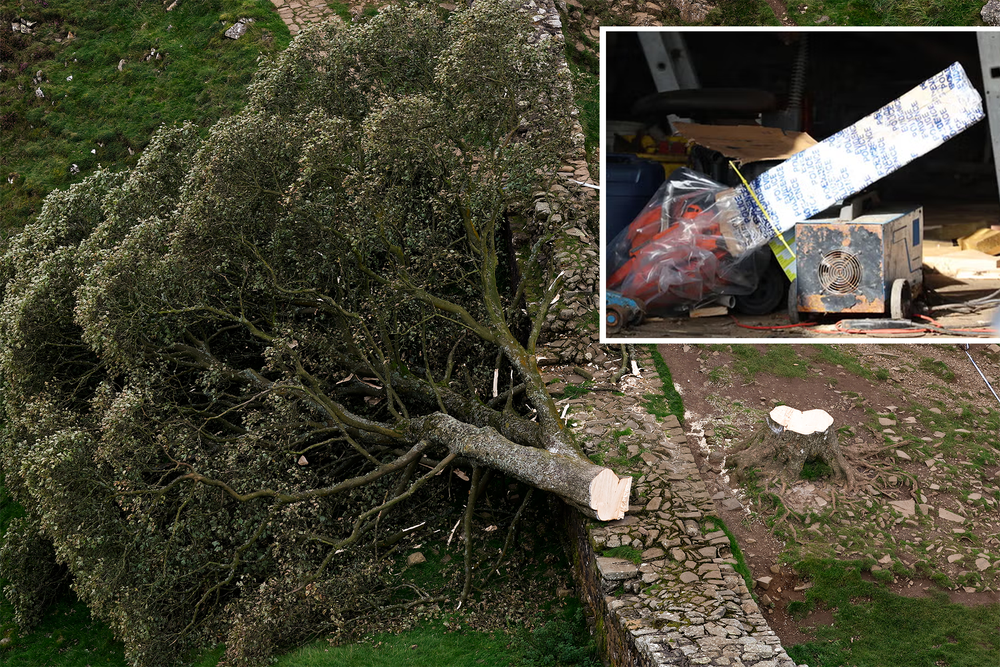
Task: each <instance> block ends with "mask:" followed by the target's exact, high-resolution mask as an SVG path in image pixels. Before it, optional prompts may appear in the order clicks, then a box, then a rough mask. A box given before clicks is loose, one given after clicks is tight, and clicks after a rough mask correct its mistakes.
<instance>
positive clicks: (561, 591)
mask: <svg viewBox="0 0 1000 667" xmlns="http://www.w3.org/2000/svg"><path fill="white" fill-rule="evenodd" d="M571 595H573V589H572V588H557V589H556V597H557V598H568V597H570V596H571Z"/></svg>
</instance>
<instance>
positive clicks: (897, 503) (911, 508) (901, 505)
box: [889, 498, 916, 516]
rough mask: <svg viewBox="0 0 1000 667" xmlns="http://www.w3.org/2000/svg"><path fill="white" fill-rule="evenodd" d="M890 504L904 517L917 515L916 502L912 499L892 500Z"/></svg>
mask: <svg viewBox="0 0 1000 667" xmlns="http://www.w3.org/2000/svg"><path fill="white" fill-rule="evenodd" d="M889 504H890V505H892V506H893V507H895V508H896V509H897V510H899V513H900V514H902V515H903V516H913V515H914V513H915V509H916V508H915V505H916V502H915V501H914V500H913V499H912V498H910V499H909V500H890V501H889Z"/></svg>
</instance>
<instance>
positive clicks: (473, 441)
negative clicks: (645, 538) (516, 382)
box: [421, 413, 632, 521]
mask: <svg viewBox="0 0 1000 667" xmlns="http://www.w3.org/2000/svg"><path fill="white" fill-rule="evenodd" d="M421 426H422V428H421V432H422V436H423V437H424V438H426V439H428V440H430V441H432V442H437V443H439V444H441V445H444V446H445V447H447V448H448V450H449V451H451V452H453V453H455V454H458V455H459V456H462V457H464V458H466V459H468V460H470V461H475V462H476V463H479V464H481V465H484V466H487V467H490V468H493V469H495V470H497V471H498V472H502V473H504V474H505V475H509V476H510V477H513V478H515V479H518V480H520V481H522V482H524V483H525V484H528V485H530V486H533V487H535V488H537V489H540V490H542V491H548V492H549V493H554V494H556V495H557V496H559V497H560V498H562V499H563V500H565V501H566V502H568V503H570V504H571V505H573V506H574V507H576V508H577V509H579V510H580V511H581V512H583V513H584V514H586V515H587V516H589V517H591V518H594V519H598V520H600V521H613V520H615V519H621V518H622V517H624V516H625V512H626V511H627V510H628V504H629V502H628V501H629V494H630V493H631V491H632V478H631V477H621V478H619V477H618V475H616V474H615V472H614V471H613V470H611V469H610V468H605V467H603V466H599V465H595V464H594V463H593V462H592V461H591V460H590V459H588V458H587V457H586V456H584V455H583V454H581V453H579V452H576V451H573V452H568V451H563V450H559V451H549V450H548V449H541V448H539V447H526V446H524V445H519V444H517V443H515V442H511V441H510V440H508V439H507V438H505V437H503V436H502V435H500V433H498V432H497V431H496V429H494V428H492V427H489V426H486V427H479V426H473V425H472V424H468V423H465V422H462V421H459V420H458V419H455V418H454V417H452V416H450V415H446V414H441V413H436V414H433V415H429V416H428V417H426V418H424V419H423V420H422V422H421Z"/></svg>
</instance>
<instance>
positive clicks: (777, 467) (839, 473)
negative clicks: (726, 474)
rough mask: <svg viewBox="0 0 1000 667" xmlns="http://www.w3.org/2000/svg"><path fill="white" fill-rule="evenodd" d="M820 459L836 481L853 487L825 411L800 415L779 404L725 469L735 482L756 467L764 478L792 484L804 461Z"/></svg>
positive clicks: (801, 413)
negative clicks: (730, 471)
mask: <svg viewBox="0 0 1000 667" xmlns="http://www.w3.org/2000/svg"><path fill="white" fill-rule="evenodd" d="M817 459H818V460H822V461H823V462H825V463H826V464H827V465H829V466H830V468H831V470H833V476H834V479H836V480H842V481H844V482H845V485H846V486H847V488H848V489H850V488H853V487H854V478H855V475H854V470H853V469H852V468H851V467H850V465H849V464H848V463H847V460H846V459H845V458H844V455H843V453H842V452H841V451H840V442H839V441H838V439H837V432H836V430H834V429H833V417H831V416H830V414H829V413H828V412H826V411H825V410H808V411H806V412H801V411H799V410H796V409H795V408H792V407H789V406H787V405H779V406H778V407H776V408H774V409H773V410H771V413H770V414H769V415H768V416H767V423H766V424H765V425H764V426H761V427H760V428H758V429H757V431H756V432H755V433H754V434H753V435H752V436H750V438H748V439H747V440H746V442H744V443H743V444H742V445H740V446H738V447H737V448H736V449H735V450H734V451H733V452H731V453H730V454H729V457H728V464H727V467H728V468H730V469H731V470H732V474H733V477H734V478H735V480H736V481H737V482H739V481H742V480H744V479H746V478H747V477H748V473H749V471H750V469H752V468H757V469H759V470H760V474H761V475H762V476H763V477H765V478H767V479H775V478H779V479H783V480H785V481H786V482H788V483H790V484H791V483H794V482H795V481H796V480H797V479H798V478H799V475H800V474H801V473H802V466H803V465H804V464H805V462H806V461H814V460H817Z"/></svg>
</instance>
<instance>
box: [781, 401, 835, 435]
mask: <svg viewBox="0 0 1000 667" xmlns="http://www.w3.org/2000/svg"><path fill="white" fill-rule="evenodd" d="M770 417H771V421H772V422H774V423H775V424H777V425H778V426H781V427H782V428H785V429H788V430H789V431H795V432H796V433H799V434H801V435H812V434H813V433H821V432H823V431H826V430H827V429H828V428H830V425H831V424H833V417H831V416H830V413H829V412H827V411H826V410H807V411H806V412H802V411H800V410H796V409H795V408H793V407H791V406H788V405H779V406H778V407H776V408H775V409H773V410H771V414H770Z"/></svg>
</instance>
